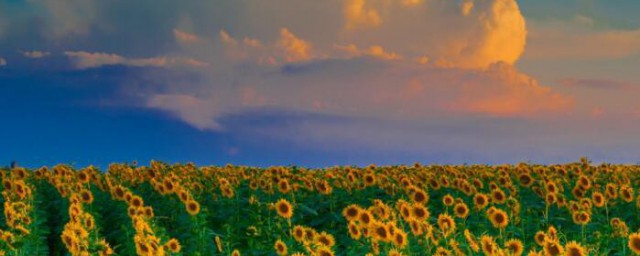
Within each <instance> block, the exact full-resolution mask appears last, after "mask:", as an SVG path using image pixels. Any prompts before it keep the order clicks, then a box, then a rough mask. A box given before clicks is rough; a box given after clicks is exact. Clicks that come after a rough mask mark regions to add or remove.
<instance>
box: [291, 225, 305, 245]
mask: <svg viewBox="0 0 640 256" xmlns="http://www.w3.org/2000/svg"><path fill="white" fill-rule="evenodd" d="M291 234H292V235H293V239H295V240H296V241H298V242H302V241H303V240H304V227H303V226H300V225H295V226H294V227H293V229H292V230H291Z"/></svg>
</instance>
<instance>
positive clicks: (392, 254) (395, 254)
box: [387, 248, 404, 256]
mask: <svg viewBox="0 0 640 256" xmlns="http://www.w3.org/2000/svg"><path fill="white" fill-rule="evenodd" d="M387 256H404V254H402V252H401V251H398V250H397V249H395V248H393V249H391V250H389V253H388V254H387Z"/></svg>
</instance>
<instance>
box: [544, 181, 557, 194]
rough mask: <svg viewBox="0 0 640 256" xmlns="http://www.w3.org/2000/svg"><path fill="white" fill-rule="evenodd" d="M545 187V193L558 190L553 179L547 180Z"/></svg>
mask: <svg viewBox="0 0 640 256" xmlns="http://www.w3.org/2000/svg"><path fill="white" fill-rule="evenodd" d="M545 189H546V190H547V193H556V192H557V191H558V186H556V183H555V182H553V181H547V183H546V184H545Z"/></svg>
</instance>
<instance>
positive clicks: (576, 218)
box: [572, 211, 591, 225]
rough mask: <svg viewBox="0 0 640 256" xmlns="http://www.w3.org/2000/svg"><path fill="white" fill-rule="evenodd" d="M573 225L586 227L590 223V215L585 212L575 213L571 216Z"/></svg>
mask: <svg viewBox="0 0 640 256" xmlns="http://www.w3.org/2000/svg"><path fill="white" fill-rule="evenodd" d="M572 217H573V223H575V224H578V225H587V223H589V221H591V214H589V213H588V212H586V211H577V212H574V213H573V215H572Z"/></svg>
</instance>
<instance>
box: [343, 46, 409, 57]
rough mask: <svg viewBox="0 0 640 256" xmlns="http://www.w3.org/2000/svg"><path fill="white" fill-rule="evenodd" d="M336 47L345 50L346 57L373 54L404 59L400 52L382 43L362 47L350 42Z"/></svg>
mask: <svg viewBox="0 0 640 256" xmlns="http://www.w3.org/2000/svg"><path fill="white" fill-rule="evenodd" d="M334 48H335V49H336V50H338V51H340V52H343V53H344V54H345V57H347V58H354V57H361V56H371V57H375V58H380V59H385V60H395V59H402V56H400V55H399V54H397V53H395V52H389V51H387V50H385V49H384V47H382V46H380V45H372V46H370V47H369V48H367V49H360V48H358V47H357V46H356V45H354V44H350V45H347V46H342V45H335V46H334Z"/></svg>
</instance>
